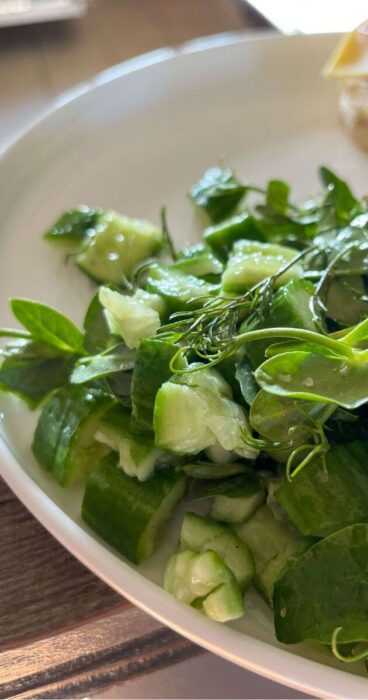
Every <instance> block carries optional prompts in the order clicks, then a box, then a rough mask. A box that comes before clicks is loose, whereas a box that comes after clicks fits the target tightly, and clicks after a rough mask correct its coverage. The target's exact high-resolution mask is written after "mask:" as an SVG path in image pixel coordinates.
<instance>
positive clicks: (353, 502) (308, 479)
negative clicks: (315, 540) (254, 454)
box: [275, 442, 368, 537]
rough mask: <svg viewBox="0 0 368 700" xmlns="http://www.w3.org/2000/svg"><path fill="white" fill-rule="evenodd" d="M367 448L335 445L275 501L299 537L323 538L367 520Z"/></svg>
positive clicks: (361, 444) (282, 489)
mask: <svg viewBox="0 0 368 700" xmlns="http://www.w3.org/2000/svg"><path fill="white" fill-rule="evenodd" d="M367 463H368V445H367V443H364V442H355V443H350V444H349V443H348V444H346V445H344V446H338V445H335V446H333V447H331V448H330V450H329V451H328V452H327V454H326V456H325V467H324V465H323V463H322V460H320V459H318V458H317V459H314V460H312V461H311V462H309V464H307V465H306V466H305V467H304V469H303V470H302V471H301V472H300V474H298V475H297V476H296V477H295V479H293V481H291V482H288V481H285V483H284V484H283V485H282V486H281V487H280V488H279V489H278V490H277V491H276V492H275V498H276V500H277V502H278V503H280V505H281V506H282V507H283V509H284V511H286V513H287V514H288V516H289V518H290V520H291V521H292V522H293V523H294V525H295V526H296V527H297V528H298V530H300V532H301V533H302V534H303V535H313V536H319V537H325V536H326V535H330V534H331V533H333V532H336V531H337V530H341V529H342V528H344V527H347V526H348V525H352V524H354V523H361V522H367V521H368V499H367V493H368V470H367Z"/></svg>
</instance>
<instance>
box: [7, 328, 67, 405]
mask: <svg viewBox="0 0 368 700" xmlns="http://www.w3.org/2000/svg"><path fill="white" fill-rule="evenodd" d="M74 362H75V358H74V357H71V356H65V355H62V356H60V355H57V354H56V353H55V352H53V351H50V348H48V347H47V346H44V345H42V344H40V343H33V342H27V343H24V344H21V345H18V346H15V345H14V346H13V347H12V348H8V349H7V355H6V356H5V359H4V361H3V363H2V365H1V367H0V391H5V392H10V393H12V394H16V395H17V396H19V397H20V398H22V399H23V400H24V401H26V403H28V405H29V406H30V407H31V408H35V407H36V406H37V405H38V404H39V403H40V401H42V399H43V398H44V397H45V396H46V395H47V394H48V393H49V392H50V391H53V390H54V389H58V388H59V387H61V386H63V385H64V384H66V383H67V382H68V379H69V375H70V372H71V371H72V367H73V364H74Z"/></svg>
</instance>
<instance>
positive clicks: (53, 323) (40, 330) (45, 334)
mask: <svg viewBox="0 0 368 700" xmlns="http://www.w3.org/2000/svg"><path fill="white" fill-rule="evenodd" d="M10 306H11V309H12V311H13V314H14V316H15V318H16V319H17V320H18V321H19V322H20V323H21V324H22V325H23V326H24V327H25V328H26V329H27V331H29V332H30V333H31V335H32V338H33V340H35V341H39V342H41V343H44V344H45V345H48V346H49V347H52V348H55V349H56V350H60V351H62V352H65V353H72V354H76V355H82V354H83V334H82V333H81V331H80V330H79V328H77V326H76V325H75V324H74V323H73V322H72V321H70V320H69V319H68V318H66V316H64V315H63V314H61V313H60V312H59V311H56V309H53V308H51V306H46V305H45V304H40V303H38V302H36V301H29V300H28V299H12V300H11V302H10Z"/></svg>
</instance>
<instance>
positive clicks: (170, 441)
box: [154, 365, 257, 459]
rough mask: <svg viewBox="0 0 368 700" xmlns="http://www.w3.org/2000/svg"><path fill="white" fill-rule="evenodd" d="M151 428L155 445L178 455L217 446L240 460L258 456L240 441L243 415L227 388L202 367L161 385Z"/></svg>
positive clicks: (221, 379) (217, 373) (224, 383)
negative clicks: (232, 452) (230, 452)
mask: <svg viewBox="0 0 368 700" xmlns="http://www.w3.org/2000/svg"><path fill="white" fill-rule="evenodd" d="M192 367H194V368H195V367H196V366H194V365H192ZM154 428H155V435H156V444H157V445H158V446H159V447H161V448H162V449H167V450H170V451H172V452H177V453H179V454H195V453H197V452H200V451H202V450H204V449H206V448H207V447H211V446H212V445H216V444H220V445H221V446H222V447H223V448H224V449H225V450H229V451H231V450H233V451H234V452H236V453H237V454H239V455H241V456H242V457H247V458H250V459H254V457H255V456H256V455H257V451H256V450H254V449H253V448H251V447H249V446H248V445H247V444H246V443H245V441H244V439H243V434H244V432H245V431H246V430H247V418H246V414H245V411H244V409H243V408H242V407H241V406H239V405H238V404H236V403H235V402H234V401H232V399H231V389H230V387H229V385H228V384H227V382H226V381H225V380H224V379H223V377H222V376H221V375H220V374H219V372H217V371H216V370H214V369H206V368H205V367H203V369H199V370H198V371H195V372H188V374H186V375H185V376H182V377H181V378H180V379H179V378H178V379H176V380H175V382H174V381H172V382H166V383H165V384H163V385H162V387H161V389H159V391H158V393H157V396H156V403H155V409H154Z"/></svg>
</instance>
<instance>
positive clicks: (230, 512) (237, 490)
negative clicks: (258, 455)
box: [195, 465, 266, 525]
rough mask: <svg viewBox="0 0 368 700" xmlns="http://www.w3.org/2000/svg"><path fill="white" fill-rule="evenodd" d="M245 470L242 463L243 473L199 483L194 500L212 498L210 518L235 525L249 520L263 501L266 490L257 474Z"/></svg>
mask: <svg viewBox="0 0 368 700" xmlns="http://www.w3.org/2000/svg"><path fill="white" fill-rule="evenodd" d="M246 470H247V467H246V465H243V474H239V475H237V476H235V477H233V478H232V479H229V478H227V479H224V480H221V481H219V480H217V481H216V480H215V481H213V482H208V483H207V484H206V483H204V484H200V485H199V487H198V488H197V493H198V496H197V497H196V500H203V499H206V498H213V499H214V501H213V504H212V507H211V510H210V513H209V515H210V517H211V518H213V519H214V520H218V521H220V522H224V523H229V524H236V525H237V524H239V523H242V522H244V521H245V520H249V518H250V517H251V516H252V515H253V513H254V512H255V511H256V510H257V508H258V507H259V506H260V505H261V503H263V501H265V499H266V491H265V488H264V487H263V486H262V484H261V482H260V480H259V478H258V476H257V475H256V474H255V473H254V472H252V471H251V470H249V469H248V470H247V471H246ZM195 493H196V492H195Z"/></svg>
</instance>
